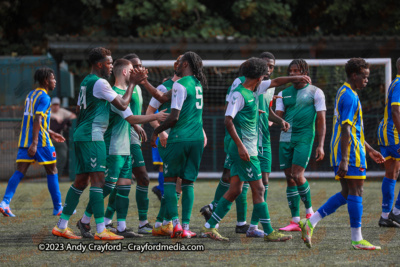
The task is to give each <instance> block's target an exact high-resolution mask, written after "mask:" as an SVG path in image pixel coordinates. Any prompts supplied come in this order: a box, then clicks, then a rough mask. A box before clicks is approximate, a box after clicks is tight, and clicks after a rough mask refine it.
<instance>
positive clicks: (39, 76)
mask: <svg viewBox="0 0 400 267" xmlns="http://www.w3.org/2000/svg"><path fill="white" fill-rule="evenodd" d="M51 74H53V75H55V74H54V71H53V70H52V69H50V68H48V67H42V68H39V69H37V70H36V71H35V74H34V75H33V79H34V80H35V83H36V82H37V83H39V85H44V82H45V81H46V80H47V79H49V78H50V75H51Z"/></svg>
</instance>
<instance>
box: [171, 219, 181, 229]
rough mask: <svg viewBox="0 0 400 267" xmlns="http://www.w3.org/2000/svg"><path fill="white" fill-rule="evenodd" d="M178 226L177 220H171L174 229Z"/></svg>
mask: <svg viewBox="0 0 400 267" xmlns="http://www.w3.org/2000/svg"><path fill="white" fill-rule="evenodd" d="M178 224H180V222H179V219H175V220H172V225H173V226H174V227H175V226H176V225H178Z"/></svg>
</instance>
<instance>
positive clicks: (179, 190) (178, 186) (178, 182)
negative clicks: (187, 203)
mask: <svg viewBox="0 0 400 267" xmlns="http://www.w3.org/2000/svg"><path fill="white" fill-rule="evenodd" d="M175 191H176V199H177V201H178V207H179V199H180V198H181V195H182V179H181V178H179V177H178V179H176V188H175Z"/></svg>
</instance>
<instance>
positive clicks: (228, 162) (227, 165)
mask: <svg viewBox="0 0 400 267" xmlns="http://www.w3.org/2000/svg"><path fill="white" fill-rule="evenodd" d="M232 162H233V161H232V158H231V157H229V154H226V158H225V162H224V168H225V169H228V170H230V169H231V167H232Z"/></svg>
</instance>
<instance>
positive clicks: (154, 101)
mask: <svg viewBox="0 0 400 267" xmlns="http://www.w3.org/2000/svg"><path fill="white" fill-rule="evenodd" d="M157 90H159V91H161V92H163V93H166V92H168V90H167V88H166V87H165V86H164V85H162V84H160V85H159V86H158V87H157ZM149 105H150V106H152V107H153V108H155V109H158V108H159V107H160V106H161V103H160V101H158V100H157V99H155V98H154V97H152V98H151V99H150V103H149Z"/></svg>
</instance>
